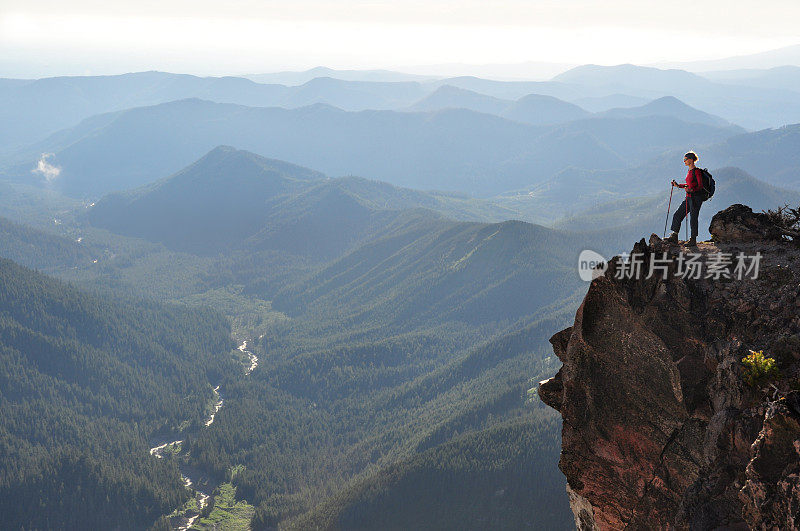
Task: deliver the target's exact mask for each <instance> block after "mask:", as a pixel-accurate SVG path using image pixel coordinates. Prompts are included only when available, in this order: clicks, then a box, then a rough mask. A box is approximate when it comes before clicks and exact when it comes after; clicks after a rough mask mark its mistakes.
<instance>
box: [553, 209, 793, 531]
mask: <svg viewBox="0 0 800 531" xmlns="http://www.w3.org/2000/svg"><path fill="white" fill-rule="evenodd" d="M735 207H736V208H735ZM738 207H742V208H738ZM743 209H746V210H743ZM747 212H749V214H747ZM751 216H755V219H760V218H759V217H758V215H755V214H752V211H750V209H749V208H747V207H743V206H742V205H738V206H737V205H734V207H731V208H730V209H726V210H725V211H723V212H721V213H719V214H717V215H716V216H715V217H714V219H715V220H717V227H718V229H719V234H721V235H724V236H723V239H725V237H727V238H729V239H728V240H725V241H718V242H715V243H701V244H700V246H699V253H700V255H701V257H700V258H701V261H703V262H704V263H705V264H706V265H707V264H708V263H709V261H713V255H717V253H728V255H727V256H729V257H735V256H736V255H737V254H738V253H740V252H741V253H745V254H746V255H748V256H752V255H754V254H755V253H756V252H761V253H762V254H763V256H762V257H761V261H760V265H759V268H760V269H759V272H758V274H757V275H756V277H757V278H744V279H741V280H740V279H737V278H736V276H735V275H733V273H734V267H735V265H736V264H735V263H734V264H731V265H730V266H728V268H727V269H725V272H726V273H727V274H728V276H733V277H734V278H725V276H724V275H723V276H721V277H720V278H714V277H713V276H712V277H708V278H706V277H704V276H701V277H700V278H696V279H695V278H683V277H681V276H679V275H677V273H678V271H679V270H678V268H679V267H680V265H681V264H682V262H681V260H680V259H679V253H681V252H683V251H687V252H688V251H689V249H688V248H681V247H675V246H668V245H665V244H664V242H663V241H662V240H661V239H660V238H658V237H655V238H653V237H651V238H650V242H649V244H648V243H647V242H645V241H644V240H641V241H639V242H637V243H636V245H635V246H634V250H633V252H634V253H635V252H638V253H641V256H642V261H643V262H642V270H643V271H644V273H646V272H647V271H648V270H649V266H650V265H651V264H653V265H654V266H655V264H656V263H663V262H659V260H662V261H663V260H664V259H666V263H667V268H668V272H667V278H666V279H664V278H662V277H661V275H660V274H659V275H652V276H650V278H646V274H643V275H642V276H641V277H640V278H618V274H617V273H618V266H619V265H620V263H621V258H620V257H615V258H613V259H611V260H610V261H609V267H608V269H607V270H606V272H605V274H604V275H603V276H601V277H599V278H597V279H595V280H594V281H592V283H591V285H590V287H589V290H588V292H587V294H586V297H585V298H584V300H583V302H582V304H581V306H580V307H579V309H578V311H577V313H576V316H575V323H574V324H573V326H571V327H570V328H567V329H565V330H562V331H561V332H559V333H557V334H555V335H554V336H553V337H552V338H551V340H550V341H551V343H552V345H553V350H554V352H555V353H556V355H557V356H558V357H559V359H561V360H562V362H563V366H562V368H561V370H559V372H558V374H556V376H555V377H553V378H551V379H549V380H546V381H544V382H542V384H541V386H540V390H539V395H540V397H541V399H542V400H543V401H544V402H545V403H546V404H548V405H550V406H551V407H554V408H555V409H557V410H559V411H560V413H561V416H562V418H563V429H562V453H561V460H560V462H559V467H560V468H561V470H562V471H563V472H564V474H565V475H566V477H567V482H568V492H569V496H570V502H571V506H572V508H573V512H574V513H575V521H576V526H577V527H578V528H579V529H622V528H626V527H631V528H635V529H639V528H642V529H644V528H647V529H652V528H656V529H668V528H671V529H672V528H674V529H713V528H717V527H725V528H737V527H740V528H746V527H762V528H764V529H766V528H770V527H769V526H773V525H778V526H779V527H777V528H780V529H796V528H797V522H800V516H798V515H797V511H798V506H800V497H798V483H797V479H798V475H797V474H798V472H797V466H798V459H797V458H798V454H797V452H800V440H798V442H797V443H796V444H795V443H792V444H795V446H792V445H791V444H789V442H790V439H791V437H792V436H794V438H795V439H793V440H797V439H798V436H797V434H795V435H791V434H793V433H794V432H793V431H791V430H790V429H789V428H787V427H786V426H788V424H787V423H788V421H786V420H785V419H786V418H788V417H786V416H785V415H784V414H783V413H781V414H780V415H778V413H776V412H777V411H783V410H786V411H787V412H788V413H787V414H791V413H792V411H793V410H792V407H794V401H797V399H796V398H792V397H794V396H795V395H793V394H791V393H789V390H790V388H789V386H790V384H791V383H792V382H798V381H800V380H798V376H800V363H798V358H799V357H800V353H799V352H798V346H800V342H798V340H797V338H796V336H797V334H798V332H800V328H799V326H800V319H798V318H797V312H796V311H795V310H794V308H796V306H795V305H794V300H795V298H796V297H797V295H798V293H800V249H798V248H797V247H796V246H793V245H790V244H789V243H787V242H782V241H780V240H779V239H776V240H772V242H771V243H770V245H768V246H765V245H764V242H763V240H754V239H752V238H751V237H752V236H753V234H756V233H758V234H764V232H763V231H762V232H758V231H759V230H762V229H763V230H766V229H764V227H762V228H761V229H759V228H758V227H759V225H757V224H756V223H755V222H753V221H752V219H753V218H752V217H751ZM712 226H713V223H712ZM712 232H713V231H712ZM715 236H716V235H715ZM765 250H766V251H765ZM767 251H768V252H767ZM664 253H666V254H664ZM632 254H633V253H632ZM771 308H773V309H771ZM786 308H789V309H790V310H791V311H789V312H787V311H785V309H786ZM749 350H764V353H765V354H767V355H770V354H774V356H775V358H776V360H778V364H779V368H780V370H781V374H782V378H781V379H780V380H779V381H776V382H773V384H774V385H776V386H777V387H775V389H777V393H778V394H782V395H785V396H786V398H785V399H784V400H783V401H781V404H782V405H781V406H780V408H773V409H770V408H769V407H768V399H772V395H773V394H775V393H776V391H775V389H773V388H771V387H770V388H766V387H750V386H748V385H746V384H745V383H744V380H743V378H742V362H741V360H742V357H743V356H745V355H746V354H748V353H749ZM795 354H799V355H798V356H796V355H795ZM798 407H800V405H798ZM773 410H774V411H773ZM770 411H773V412H772V413H770ZM770 415H771V416H770ZM765 418H766V419H767V420H766V421H765ZM792 418H795V417H792ZM776 423H777V424H776ZM773 424H774V425H775V426H778V425H780V426H782V428H781V429H782V430H783V431H781V432H780V433H782V434H783V435H780V436H779V435H778V433H779V430H777V428H773V429H771V431H770V430H769V429H767V428H768V427H769V426H772V425H773ZM795 425H796V424H795ZM765 429H767V433H766V434H765V432H764V430H765ZM776 437H777V438H776ZM757 439H758V440H760V441H762V442H761V443H760V445H759V444H756V445H753V443H754V442H756V441H757ZM772 441H775V442H774V443H773V442H772ZM751 445H752V448H751ZM787 445H788V446H787ZM789 450H791V452H790V451H789ZM792 452H794V453H792ZM768 462H776V463H783V467H781V468H780V470H778V467H777V465H775V467H774V469H773V468H769V467H767V468H769V470H767V471H766V472H765V471H764V470H766V469H765V468H764V467H765V466H766V463H768ZM776 470H777V471H776ZM740 491H741V493H740ZM776 522H791V523H790V524H788V525H787V526H783V524H776Z"/></svg>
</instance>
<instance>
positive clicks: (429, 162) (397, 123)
mask: <svg viewBox="0 0 800 531" xmlns="http://www.w3.org/2000/svg"><path fill="white" fill-rule="evenodd" d="M98 122H99V120H94V121H87V122H85V123H82V124H81V125H80V126H78V127H76V128H73V130H72V131H68V132H63V133H59V134H58V135H54V136H53V137H52V138H50V139H48V141H45V142H42V143H40V144H38V145H36V146H34V147H32V148H29V149H27V150H26V152H25V153H26V154H23V155H21V157H24V158H27V159H28V160H30V161H31V162H30V163H28V164H24V165H21V166H18V167H17V169H16V175H17V177H18V178H19V179H21V180H26V181H30V179H31V173H30V171H31V169H33V168H34V167H35V160H36V159H38V158H39V154H40V153H43V152H54V153H55V156H54V157H53V158H52V160H51V161H50V162H51V163H52V164H54V165H56V166H58V167H60V168H61V169H62V171H61V175H60V176H59V177H58V179H56V180H54V181H53V182H52V183H51V185H52V186H54V187H56V188H57V189H61V190H63V191H64V192H66V193H68V194H70V195H78V196H84V195H92V196H95V197H96V196H99V195H101V194H103V193H106V192H109V191H113V190H120V189H126V188H133V187H136V186H140V185H142V184H144V183H148V182H152V181H154V180H155V178H158V177H160V176H164V175H167V174H170V173H173V172H176V171H178V170H179V169H181V168H182V167H184V166H186V165H188V164H190V163H191V162H193V161H194V160H196V159H198V158H199V157H201V156H202V155H203V154H205V153H206V152H208V151H209V150H210V149H212V148H214V147H215V146H217V145H220V144H229V145H236V146H237V147H240V148H244V149H248V150H250V151H253V152H256V153H259V154H260V155H264V156H269V157H273V158H279V159H282V160H293V161H297V162H298V163H299V164H302V165H305V166H309V167H314V168H317V169H320V170H322V171H324V172H325V173H327V174H330V175H342V174H349V175H352V174H361V175H369V176H370V177H376V178H379V179H381V180H385V181H388V182H391V183H392V184H397V185H402V186H412V187H413V186H416V187H419V188H428V189H430V188H434V189H445V190H447V189H450V190H459V191H465V192H482V191H484V190H489V191H491V190H497V191H499V190H502V189H505V188H515V187H519V186H520V185H521V184H522V183H524V182H529V180H530V179H531V178H532V177H531V172H530V171H529V169H524V170H522V172H519V171H518V172H517V173H515V174H509V173H508V172H504V171H503V169H502V163H503V161H505V160H508V159H509V158H511V157H513V156H515V155H516V154H518V153H520V152H524V151H525V150H526V148H527V146H528V145H530V144H531V142H533V140H534V139H535V138H536V137H537V135H538V134H540V130H538V129H536V128H534V127H532V126H528V125H524V124H520V123H517V122H512V121H509V120H504V119H502V118H499V117H495V116H491V115H486V114H480V113H475V112H472V111H466V110H461V109H454V110H446V111H440V112H436V113H431V114H426V113H399V112H389V111H363V112H358V113H348V112H344V111H341V110H339V109H335V108H332V107H328V106H322V105H316V106H312V107H305V108H301V109H295V110H287V109H279V108H247V107H241V106H235V105H225V104H217V103H211V102H205V101H199V100H185V101H180V102H174V103H168V104H162V105H158V106H154V107H146V108H138V109H132V110H129V111H125V112H121V113H119V114H117V115H115V116H112V117H106V118H105V119H104V120H102V122H103V123H102V124H100V123H98ZM106 122H110V123H106ZM563 163H564V162H557V163H556V164H563ZM550 166H551V167H552V166H553V163H552V162H551V163H550ZM546 171H547V168H545V170H544V171H542V172H538V173H540V174H546ZM490 175H491V179H489V176H490ZM516 183H519V184H516Z"/></svg>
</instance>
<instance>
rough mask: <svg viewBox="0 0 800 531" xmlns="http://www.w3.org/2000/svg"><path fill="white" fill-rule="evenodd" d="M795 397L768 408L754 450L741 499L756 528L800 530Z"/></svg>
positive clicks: (799, 428) (799, 423) (799, 427)
mask: <svg viewBox="0 0 800 531" xmlns="http://www.w3.org/2000/svg"><path fill="white" fill-rule="evenodd" d="M792 395H794V396H793V398H790V399H789V400H788V401H787V402H785V403H781V402H784V401H779V402H776V403H774V404H772V405H771V406H770V407H769V409H768V410H767V413H766V417H765V418H764V427H763V428H762V429H761V433H760V434H759V435H758V438H757V439H756V441H755V442H754V443H753V446H752V451H753V459H752V460H751V461H750V463H749V464H748V465H747V469H746V472H745V473H746V475H747V482H746V483H745V485H744V488H742V490H741V493H740V497H741V500H742V503H743V504H744V512H745V515H746V516H747V520H748V523H749V524H750V525H751V527H753V528H757V529H797V528H798V526H800V415H798V414H797V412H796V411H795V410H794V409H795V408H794V406H795V404H796V403H797V402H798V396H797V395H798V393H797V391H795V392H793V393H792ZM787 398H788V397H787Z"/></svg>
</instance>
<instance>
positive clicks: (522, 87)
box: [429, 76, 594, 101]
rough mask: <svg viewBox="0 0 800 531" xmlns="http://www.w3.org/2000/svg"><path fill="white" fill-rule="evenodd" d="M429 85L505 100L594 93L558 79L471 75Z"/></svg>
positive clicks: (569, 96) (566, 96)
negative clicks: (529, 96)
mask: <svg viewBox="0 0 800 531" xmlns="http://www.w3.org/2000/svg"><path fill="white" fill-rule="evenodd" d="M429 85H434V86H440V85H452V86H454V87H458V88H463V89H466V90H471V91H473V92H479V93H481V94H487V95H489V96H493V97H495V98H500V99H505V100H515V101H516V100H518V99H519V98H522V97H523V96H527V95H528V94H541V95H543V96H553V97H556V98H559V99H563V100H572V99H575V98H580V97H583V96H591V95H594V91H593V90H590V89H586V88H583V87H581V86H577V85H573V84H570V83H561V82H558V81H496V80H493V79H483V78H479V77H472V76H461V77H451V78H447V79H441V80H439V81H433V82H430V83H429Z"/></svg>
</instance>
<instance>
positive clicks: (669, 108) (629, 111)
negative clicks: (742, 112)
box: [600, 96, 744, 132]
mask: <svg viewBox="0 0 800 531" xmlns="http://www.w3.org/2000/svg"><path fill="white" fill-rule="evenodd" d="M600 116H606V117H610V118H634V117H641V116H670V117H673V118H677V119H679V120H683V121H684V122H687V123H698V124H705V125H713V126H716V127H726V126H730V125H731V123H730V122H728V121H727V120H725V119H723V118H720V117H719V116H714V115H712V114H708V113H706V112H703V111H701V110H698V109H695V108H693V107H690V106H689V105H686V104H685V103H683V102H682V101H681V100H679V99H678V98H675V97H673V96H664V97H663V98H658V99H656V100H653V101H651V102H650V103H647V104H645V105H642V106H639V107H628V108H615V109H610V110H608V111H606V112H604V113H601V114H600ZM742 132H744V130H742Z"/></svg>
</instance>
